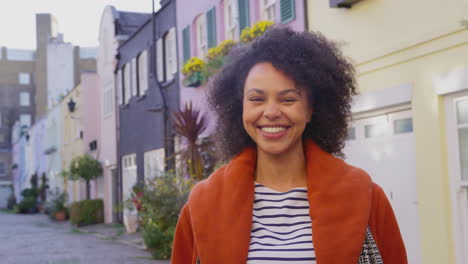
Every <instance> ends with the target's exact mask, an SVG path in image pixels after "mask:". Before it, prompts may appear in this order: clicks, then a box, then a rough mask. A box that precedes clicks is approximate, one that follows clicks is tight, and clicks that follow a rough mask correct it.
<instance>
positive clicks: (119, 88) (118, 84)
mask: <svg viewBox="0 0 468 264" xmlns="http://www.w3.org/2000/svg"><path fill="white" fill-rule="evenodd" d="M122 88H123V83H122V70H120V69H119V70H118V71H117V73H116V74H115V91H116V93H117V103H118V104H119V105H121V104H124V101H123V99H124V97H123V94H122V93H123V89H122Z"/></svg>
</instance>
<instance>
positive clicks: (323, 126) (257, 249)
mask: <svg viewBox="0 0 468 264" xmlns="http://www.w3.org/2000/svg"><path fill="white" fill-rule="evenodd" d="M355 94H356V87H355V80H354V68H353V67H352V65H351V64H350V63H349V62H348V61H347V60H346V59H345V58H344V56H343V55H342V53H341V51H340V50H339V48H338V47H337V45H336V44H335V43H333V42H331V41H328V40H327V39H325V38H324V37H323V36H321V35H320V34H316V33H310V32H295V31H293V30H291V29H289V28H284V27H273V28H270V29H268V30H267V31H266V32H265V34H264V35H263V36H261V37H259V38H257V39H256V40H254V41H253V42H252V43H250V44H248V45H245V46H239V47H236V48H235V49H233V51H232V52H231V53H230V54H229V63H227V64H226V65H225V66H224V67H223V68H222V69H221V70H220V71H219V72H218V73H217V75H216V76H215V77H214V78H213V80H212V82H211V83H210V94H209V102H210V104H211V106H212V108H213V110H214V111H215V113H216V114H217V116H218V128H217V132H218V134H217V137H218V140H217V142H219V144H220V145H221V148H220V149H222V151H223V153H221V154H223V155H224V158H225V159H226V160H230V161H229V163H228V164H227V165H226V166H224V167H222V168H220V169H218V170H217V171H215V172H214V173H213V174H212V175H211V176H210V177H209V178H208V179H207V180H205V181H202V182H200V183H198V184H197V185H196V186H195V187H194V188H193V190H192V192H191V194H190V198H189V201H188V202H187V204H186V205H185V206H184V208H183V209H182V212H181V214H180V218H179V222H178V224H177V229H176V233H175V239H174V245H173V254H172V256H173V258H172V263H174V264H179V263H180V264H182V263H184V264H185V263H195V262H196V263H203V264H207V263H208V264H209V263H213V264H214V263H232V264H234V263H236V264H238V263H248V264H257V263H272V262H274V263H277V264H283V263H291V262H293V263H319V264H322V263H360V264H361V263H362V264H363V263H382V261H383V262H384V263H407V260H406V251H405V247H404V245H403V241H402V238H401V234H400V231H399V228H398V224H397V222H396V219H395V216H394V214H393V210H392V208H391V206H390V203H389V201H388V200H387V198H386V197H385V194H384V192H383V191H382V189H381V188H380V187H379V186H378V185H376V184H375V183H373V182H372V181H371V179H370V177H369V175H367V173H366V172H364V171H363V170H361V169H359V168H356V167H353V166H350V165H348V164H346V163H345V162H344V161H343V160H342V159H340V158H339V157H343V154H342V149H343V147H344V141H345V139H346V134H347V128H348V121H349V119H350V105H351V98H352V96H353V95H355Z"/></svg>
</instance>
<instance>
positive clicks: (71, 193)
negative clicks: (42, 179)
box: [60, 85, 85, 202]
mask: <svg viewBox="0 0 468 264" xmlns="http://www.w3.org/2000/svg"><path fill="white" fill-rule="evenodd" d="M81 100H82V91H81V85H78V86H76V87H75V88H74V89H73V90H71V91H70V92H69V93H68V94H67V95H66V96H65V98H64V99H63V100H62V101H61V102H60V105H61V108H62V109H61V110H62V117H63V122H62V124H63V128H62V129H63V141H62V142H63V143H62V144H63V146H62V153H61V155H62V168H64V169H65V170H67V171H68V170H69V167H70V163H71V161H72V160H73V158H75V157H77V156H81V155H83V154H84V153H85V152H84V150H85V149H84V144H83V129H82V124H81V121H82V109H81V105H82V101H81ZM64 188H65V189H66V190H67V192H68V201H69V202H76V201H79V200H82V199H83V198H84V193H83V191H81V190H82V189H83V186H82V184H80V181H71V180H68V181H66V182H65V186H64Z"/></svg>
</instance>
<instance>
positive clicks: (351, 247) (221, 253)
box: [190, 140, 372, 264]
mask: <svg viewBox="0 0 468 264" xmlns="http://www.w3.org/2000/svg"><path fill="white" fill-rule="evenodd" d="M305 150H306V159H307V175H308V186H307V187H308V192H309V203H310V212H309V213H310V216H311V219H312V240H313V242H314V247H315V253H316V256H317V263H319V264H320V263H357V261H358V258H359V255H360V252H361V249H362V245H363V241H364V235H365V231H366V227H367V223H368V219H369V212H370V206H371V198H370V197H371V189H372V187H371V181H370V178H369V177H368V176H367V174H366V173H365V172H363V171H362V170H360V169H357V168H354V167H352V166H349V165H347V164H346V163H344V162H343V161H342V160H340V159H338V158H335V157H333V156H332V155H330V154H328V153H326V152H325V151H323V150H322V149H320V147H319V146H318V145H316V144H315V143H314V142H312V141H311V140H307V141H306V142H305ZM256 159H257V155H256V151H255V149H253V148H247V149H245V150H244V151H242V153H241V154H240V155H238V156H237V157H236V158H234V159H233V160H232V161H231V162H230V163H229V164H228V165H226V166H225V167H223V168H222V169H220V170H218V171H217V172H215V173H214V174H213V175H212V176H210V177H209V179H208V180H207V181H205V182H201V183H200V184H199V186H197V189H198V190H197V192H196V194H194V191H193V192H192V194H193V195H192V196H191V199H190V200H191V201H190V203H191V204H192V206H191V210H190V214H191V216H192V224H193V232H194V237H195V244H196V245H197V251H198V255H199V256H200V259H201V262H202V263H204V264H211V263H221V261H222V263H225V264H239V263H246V259H247V255H248V249H249V243H250V231H251V226H252V211H253V200H254V188H255V187H254V171H255V167H256Z"/></svg>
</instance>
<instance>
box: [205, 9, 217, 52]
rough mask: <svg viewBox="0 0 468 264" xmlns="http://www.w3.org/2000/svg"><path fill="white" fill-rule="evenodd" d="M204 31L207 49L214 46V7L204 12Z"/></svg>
mask: <svg viewBox="0 0 468 264" xmlns="http://www.w3.org/2000/svg"><path fill="white" fill-rule="evenodd" d="M206 26H207V29H206V32H207V34H208V35H207V38H208V49H210V48H213V47H214V46H216V8H215V7H213V8H212V9H210V10H209V11H208V13H206Z"/></svg>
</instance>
